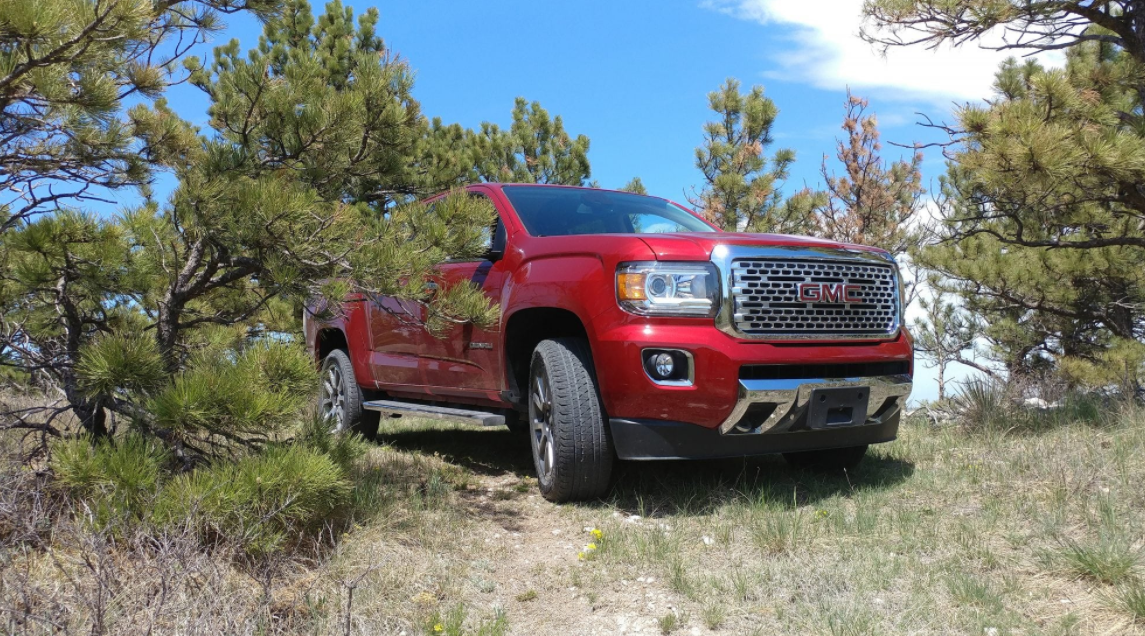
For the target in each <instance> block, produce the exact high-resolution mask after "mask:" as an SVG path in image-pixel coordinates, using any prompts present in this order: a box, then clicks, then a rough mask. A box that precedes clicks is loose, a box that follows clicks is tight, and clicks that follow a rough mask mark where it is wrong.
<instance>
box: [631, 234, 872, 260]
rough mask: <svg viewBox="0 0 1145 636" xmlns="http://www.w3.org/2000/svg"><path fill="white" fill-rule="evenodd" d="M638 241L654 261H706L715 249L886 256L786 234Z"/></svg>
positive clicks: (650, 237)
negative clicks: (815, 250) (817, 250)
mask: <svg viewBox="0 0 1145 636" xmlns="http://www.w3.org/2000/svg"><path fill="white" fill-rule="evenodd" d="M637 236H639V237H640V240H642V241H644V244H645V245H647V246H648V248H649V249H651V250H652V252H653V253H654V254H655V255H656V260H660V261H671V260H683V261H695V260H707V259H708V258H710V257H711V255H712V250H714V249H715V248H716V246H717V245H736V246H745V247H804V248H820V249H836V250H841V251H850V252H854V251H861V252H875V253H880V254H882V253H886V252H885V251H884V250H880V249H878V248H874V247H867V246H865V245H853V244H850V243H838V242H836V241H827V240H824V239H817V238H811V237H809V236H791V235H788V234H748V233H745V232H689V233H676V234H638V235H637Z"/></svg>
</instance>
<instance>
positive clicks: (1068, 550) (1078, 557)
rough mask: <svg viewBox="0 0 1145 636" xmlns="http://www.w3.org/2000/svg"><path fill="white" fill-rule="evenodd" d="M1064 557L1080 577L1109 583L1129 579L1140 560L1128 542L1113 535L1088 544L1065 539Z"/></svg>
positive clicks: (1063, 542)
mask: <svg viewBox="0 0 1145 636" xmlns="http://www.w3.org/2000/svg"><path fill="white" fill-rule="evenodd" d="M1061 556H1062V559H1063V560H1064V562H1065V563H1066V565H1067V566H1068V567H1069V568H1070V570H1072V571H1073V572H1074V573H1075V574H1077V575H1078V576H1082V577H1085V578H1088V579H1092V580H1094V581H1097V582H1099V583H1106V584H1117V583H1122V582H1124V581H1126V580H1127V579H1128V578H1129V576H1130V575H1131V574H1132V573H1133V570H1134V569H1136V567H1137V564H1138V562H1139V561H1140V557H1139V556H1138V554H1137V552H1136V551H1135V550H1134V549H1133V548H1132V546H1131V545H1130V544H1129V543H1128V542H1126V541H1124V540H1120V539H1117V538H1112V537H1102V538H1101V539H1100V540H1098V541H1093V542H1089V543H1085V544H1082V543H1078V542H1076V541H1073V540H1071V539H1063V540H1062V551H1061Z"/></svg>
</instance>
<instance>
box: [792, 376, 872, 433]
mask: <svg viewBox="0 0 1145 636" xmlns="http://www.w3.org/2000/svg"><path fill="white" fill-rule="evenodd" d="M870 399H871V389H870V387H865V386H848V387H833V388H829V389H814V390H813V391H811V400H810V403H809V404H808V406H807V426H808V427H810V428H837V427H842V426H858V425H861V424H865V423H866V422H867V409H868V406H869V404H870Z"/></svg>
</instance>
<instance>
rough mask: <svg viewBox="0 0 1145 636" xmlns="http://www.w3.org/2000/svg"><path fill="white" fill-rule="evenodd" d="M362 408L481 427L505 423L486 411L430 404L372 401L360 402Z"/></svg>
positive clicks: (499, 416)
mask: <svg viewBox="0 0 1145 636" xmlns="http://www.w3.org/2000/svg"><path fill="white" fill-rule="evenodd" d="M362 408H364V409H366V410H367V411H379V412H381V413H387V414H389V415H398V416H402V417H422V418H426V419H430V420H448V421H453V422H468V423H470V424H480V425H481V426H501V425H503V424H504V423H505V416H504V415H500V414H497V413H490V412H488V411H470V410H468V409H455V408H451V407H446V406H434V405H432V404H418V403H415V402H397V401H394V400H372V401H370V402H362Z"/></svg>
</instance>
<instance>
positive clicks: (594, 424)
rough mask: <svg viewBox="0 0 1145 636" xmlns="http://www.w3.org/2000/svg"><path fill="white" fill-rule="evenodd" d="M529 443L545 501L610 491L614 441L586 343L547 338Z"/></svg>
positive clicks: (539, 354)
mask: <svg viewBox="0 0 1145 636" xmlns="http://www.w3.org/2000/svg"><path fill="white" fill-rule="evenodd" d="M529 441H530V445H531V446H532V449H533V463H534V465H535V466H536V469H537V481H538V483H539V484H540V487H541V494H542V495H544V496H545V498H546V499H548V500H550V501H557V502H561V501H572V500H577V499H594V498H596V497H599V496H601V495H603V494H604V493H605V491H607V490H608V484H609V478H610V477H611V475H612V462H613V452H612V439H611V437H610V436H609V430H608V425H607V424H606V422H605V419H604V409H602V408H601V405H600V396H599V394H598V393H597V390H596V378H595V377H594V374H593V372H592V355H591V353H590V352H589V348H588V343H587V342H585V341H584V340H583V339H580V338H556V339H553V340H545V341H543V342H541V343H540V344H539V345H537V348H536V350H534V351H533V362H532V365H531V367H530V371H529Z"/></svg>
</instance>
